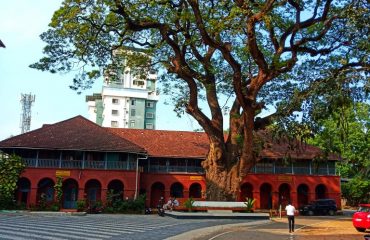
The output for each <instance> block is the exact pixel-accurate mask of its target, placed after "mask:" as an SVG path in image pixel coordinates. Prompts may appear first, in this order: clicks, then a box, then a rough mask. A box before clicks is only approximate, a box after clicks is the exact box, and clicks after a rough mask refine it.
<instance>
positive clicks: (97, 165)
mask: <svg viewBox="0 0 370 240" xmlns="http://www.w3.org/2000/svg"><path fill="white" fill-rule="evenodd" d="M23 161H24V163H25V164H26V165H27V166H28V167H35V168H74V169H108V170H113V169H118V170H134V169H135V167H136V165H135V164H127V162H126V161H83V160H63V159H62V160H60V159H35V158H23Z"/></svg>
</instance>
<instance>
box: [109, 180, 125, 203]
mask: <svg viewBox="0 0 370 240" xmlns="http://www.w3.org/2000/svg"><path fill="white" fill-rule="evenodd" d="M124 190H125V187H124V185H123V183H122V181H121V180H117V179H116V180H112V181H110V182H109V183H108V192H109V193H112V202H116V201H118V200H123V192H124Z"/></svg>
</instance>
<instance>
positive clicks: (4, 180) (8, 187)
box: [0, 152, 26, 209]
mask: <svg viewBox="0 0 370 240" xmlns="http://www.w3.org/2000/svg"><path fill="white" fill-rule="evenodd" d="M25 167H26V165H25V164H24V163H23V162H22V159H21V158H20V157H19V156H16V155H8V154H4V153H2V152H0V209H5V208H9V207H13V204H14V201H13V200H14V192H15V190H16V189H17V181H18V179H19V176H20V174H21V173H22V171H23V170H24V168H25Z"/></svg>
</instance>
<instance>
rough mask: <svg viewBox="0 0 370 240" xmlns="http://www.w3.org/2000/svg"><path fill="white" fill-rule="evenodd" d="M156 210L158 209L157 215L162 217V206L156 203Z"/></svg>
mask: <svg viewBox="0 0 370 240" xmlns="http://www.w3.org/2000/svg"><path fill="white" fill-rule="evenodd" d="M157 210H158V211H157V213H158V215H159V216H161V217H164V208H163V205H160V204H158V206H157Z"/></svg>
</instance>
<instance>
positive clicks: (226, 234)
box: [172, 216, 370, 240]
mask: <svg viewBox="0 0 370 240" xmlns="http://www.w3.org/2000/svg"><path fill="white" fill-rule="evenodd" d="M212 228H213V231H211V229H208V231H205V230H204V229H203V230H196V231H193V232H192V233H189V235H191V236H193V238H190V239H193V240H244V239H246V240H270V239H271V240H364V237H363V236H364V235H365V234H364V233H358V232H357V231H356V230H355V229H354V227H353V226H352V221H351V217H350V216H335V217H296V224H295V232H294V233H291V234H290V233H289V231H288V225H287V219H286V218H282V219H274V220H273V221H271V222H269V223H262V224H258V225H244V226H243V225H239V226H230V227H227V228H222V229H218V227H212ZM202 231H203V232H202ZM367 234H370V233H367ZM172 239H173V240H182V239H184V240H185V239H189V238H187V237H186V235H184V234H183V235H179V236H177V237H175V238H172Z"/></svg>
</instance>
